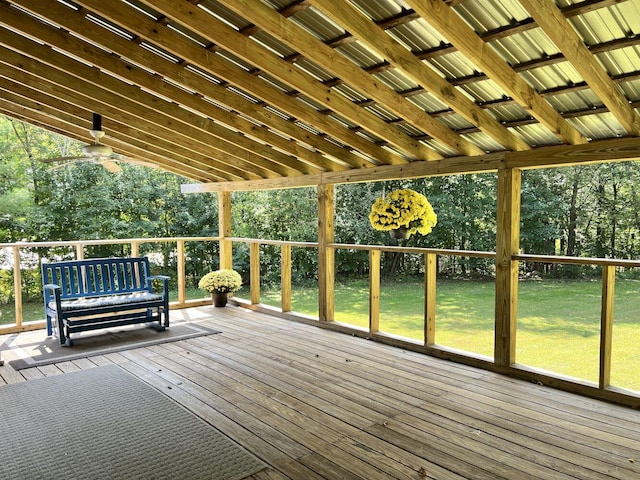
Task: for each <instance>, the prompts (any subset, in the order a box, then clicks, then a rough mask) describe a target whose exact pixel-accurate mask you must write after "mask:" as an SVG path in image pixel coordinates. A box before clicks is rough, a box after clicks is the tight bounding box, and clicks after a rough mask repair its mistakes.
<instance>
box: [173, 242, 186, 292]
mask: <svg viewBox="0 0 640 480" xmlns="http://www.w3.org/2000/svg"><path fill="white" fill-rule="evenodd" d="M176 254H177V256H178V303H180V304H183V303H184V302H185V301H186V298H187V295H186V288H187V282H186V272H185V249H184V240H178V241H177V244H176Z"/></svg>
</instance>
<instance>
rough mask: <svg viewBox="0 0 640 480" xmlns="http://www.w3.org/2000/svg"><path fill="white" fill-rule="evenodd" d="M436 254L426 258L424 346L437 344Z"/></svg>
mask: <svg viewBox="0 0 640 480" xmlns="http://www.w3.org/2000/svg"><path fill="white" fill-rule="evenodd" d="M437 264H438V260H437V257H436V254H435V253H427V254H426V255H425V256H424V344H425V345H433V344H434V343H436V266H437Z"/></svg>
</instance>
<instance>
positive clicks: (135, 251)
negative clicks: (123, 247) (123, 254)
mask: <svg viewBox="0 0 640 480" xmlns="http://www.w3.org/2000/svg"><path fill="white" fill-rule="evenodd" d="M131 256H132V257H139V256H140V242H136V241H133V242H131Z"/></svg>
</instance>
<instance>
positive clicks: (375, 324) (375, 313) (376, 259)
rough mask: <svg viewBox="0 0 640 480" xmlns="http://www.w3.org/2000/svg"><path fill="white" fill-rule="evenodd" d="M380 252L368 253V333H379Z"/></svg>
mask: <svg viewBox="0 0 640 480" xmlns="http://www.w3.org/2000/svg"><path fill="white" fill-rule="evenodd" d="M380 257H381V255H380V250H370V251H369V332H370V333H376V332H379V331H380Z"/></svg>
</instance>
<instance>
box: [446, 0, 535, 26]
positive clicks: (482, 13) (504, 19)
mask: <svg viewBox="0 0 640 480" xmlns="http://www.w3.org/2000/svg"><path fill="white" fill-rule="evenodd" d="M453 8H454V9H455V10H456V12H458V13H459V14H460V16H461V17H462V18H464V19H465V20H466V21H467V23H468V24H469V25H471V27H472V28H473V29H474V30H475V31H476V32H477V33H479V34H482V33H484V32H487V31H489V30H494V29H496V28H499V27H503V26H505V25H510V24H512V23H514V22H517V21H521V20H524V19H526V18H528V17H529V14H528V13H527V11H526V10H524V9H523V8H522V6H521V5H520V4H519V3H518V2H516V1H510V0H467V1H465V2H462V3H460V4H458V5H456V6H455V7H453Z"/></svg>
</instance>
